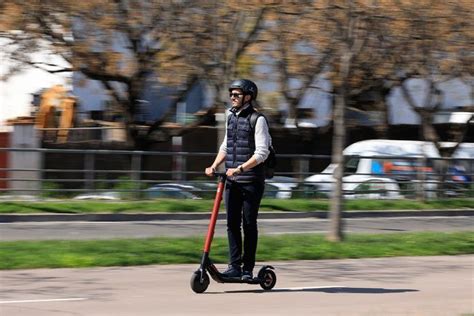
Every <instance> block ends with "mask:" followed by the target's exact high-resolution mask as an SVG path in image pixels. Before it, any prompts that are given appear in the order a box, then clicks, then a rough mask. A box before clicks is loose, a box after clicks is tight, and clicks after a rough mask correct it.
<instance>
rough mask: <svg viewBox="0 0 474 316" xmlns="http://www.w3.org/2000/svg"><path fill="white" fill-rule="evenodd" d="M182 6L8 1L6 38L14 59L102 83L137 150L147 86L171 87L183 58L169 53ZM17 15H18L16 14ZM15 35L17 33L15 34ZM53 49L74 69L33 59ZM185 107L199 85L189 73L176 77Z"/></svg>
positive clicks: (177, 97) (118, 0)
mask: <svg viewBox="0 0 474 316" xmlns="http://www.w3.org/2000/svg"><path fill="white" fill-rule="evenodd" d="M176 6H177V4H175V3H174V2H163V1H124V0H115V1H99V0H97V1H95V0H94V1H82V2H81V1H79V2H78V1H55V0H50V1H41V2H40V1H33V2H29V3H25V2H24V1H17V0H6V1H5V2H4V3H3V7H4V8H5V10H4V11H2V13H0V15H1V16H0V17H1V20H2V21H3V22H4V23H3V24H2V25H0V31H1V32H2V33H1V36H2V37H4V38H8V39H9V40H10V41H11V42H10V43H11V44H12V45H14V46H15V47H16V49H15V50H14V51H13V52H12V56H11V57H12V58H14V59H16V60H19V61H21V62H22V63H25V64H28V65H30V66H34V67H37V68H40V69H43V70H45V71H48V72H52V73H55V72H72V71H75V72H80V73H82V74H83V75H84V76H85V77H86V78H88V79H92V80H96V81H98V82H100V83H102V85H103V87H104V89H105V90H106V91H108V93H109V95H110V96H111V98H112V99H113V100H114V101H115V102H116V104H118V105H119V106H120V107H121V109H122V113H123V116H124V121H125V124H126V130H127V132H128V133H127V134H128V137H127V139H128V143H129V144H130V145H131V146H134V145H136V144H137V137H138V134H137V133H136V128H135V125H134V123H135V120H136V118H135V117H136V115H137V114H138V113H139V102H140V99H142V95H143V92H144V89H145V87H146V82H147V80H148V79H149V78H151V77H155V78H156V80H157V81H158V82H162V83H163V82H165V80H163V78H165V77H166V76H167V75H168V73H167V72H166V71H165V70H166V69H169V67H168V68H166V67H164V65H167V64H169V63H174V62H175V61H176V60H177V59H178V57H179V56H178V57H177V56H176V55H173V51H172V50H171V49H169V47H170V46H172V43H171V37H170V36H169V28H170V20H171V17H172V16H173V13H174V10H176ZM12 13H14V14H12ZM10 30H15V31H14V32H12V31H10ZM40 43H48V44H49V47H50V48H51V53H52V54H56V55H59V56H61V57H62V58H63V59H64V60H65V61H67V63H68V64H69V66H68V67H60V66H59V65H50V64H45V63H44V62H43V61H36V60H34V59H33V58H32V55H33V54H34V53H35V52H36V51H38V50H40V49H41V45H40ZM173 78H174V80H175V82H174V83H175V84H176V85H177V86H178V87H179V88H180V89H178V91H177V93H176V94H175V95H173V96H171V97H172V98H174V99H175V101H176V102H177V101H179V100H180V99H181V98H183V95H184V94H185V93H186V92H187V91H188V90H189V87H190V86H191V85H192V84H194V83H195V79H194V77H190V76H189V72H181V73H179V74H174V76H173Z"/></svg>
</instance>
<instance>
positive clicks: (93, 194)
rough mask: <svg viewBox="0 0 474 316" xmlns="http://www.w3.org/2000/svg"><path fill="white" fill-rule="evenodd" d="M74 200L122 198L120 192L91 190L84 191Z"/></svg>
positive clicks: (111, 199) (113, 199)
mask: <svg viewBox="0 0 474 316" xmlns="http://www.w3.org/2000/svg"><path fill="white" fill-rule="evenodd" d="M73 200H108V201H117V200H121V197H120V192H112V191H110V192H109V191H107V192H90V193H83V194H79V195H77V196H75V197H73Z"/></svg>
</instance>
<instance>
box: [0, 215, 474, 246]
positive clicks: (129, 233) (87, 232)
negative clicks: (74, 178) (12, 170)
mask: <svg viewBox="0 0 474 316" xmlns="http://www.w3.org/2000/svg"><path fill="white" fill-rule="evenodd" d="M344 223H345V230H346V232H357V233H396V232H413V231H462V230H473V229H474V221H473V217H469V216H456V217H440V216H436V217H391V218H353V219H345V220H344ZM207 227H208V220H164V221H142V222H139V221H125V222H15V223H0V240H3V241H6V240H52V239H67V240H79V239H110V238H149V237H156V236H171V237H183V236H201V235H202V236H205V234H206V232H207ZM328 229H329V220H327V219H317V218H299V219H261V220H259V232H260V234H266V235H272V234H284V233H290V234H301V233H325V232H327V231H328ZM225 232H226V224H225V221H224V220H219V221H218V223H217V226H216V233H215V235H216V236H224V235H225Z"/></svg>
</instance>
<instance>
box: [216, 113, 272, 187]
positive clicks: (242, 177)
mask: <svg viewBox="0 0 474 316" xmlns="http://www.w3.org/2000/svg"><path fill="white" fill-rule="evenodd" d="M254 111H255V110H254V109H253V107H251V106H249V107H248V108H246V109H244V110H242V112H240V113H239V115H236V114H235V113H234V112H232V111H231V113H230V114H229V118H228V120H227V155H226V160H225V167H226V169H228V168H237V167H238V166H239V165H241V164H243V163H244V162H246V161H247V160H249V159H250V157H252V155H253V154H254V152H255V131H253V130H252V128H251V126H250V114H251V113H252V112H254ZM235 181H237V182H253V181H261V182H263V181H265V174H264V169H263V164H259V165H257V166H255V167H254V168H252V169H250V170H245V172H244V173H241V174H239V175H237V176H236V178H235Z"/></svg>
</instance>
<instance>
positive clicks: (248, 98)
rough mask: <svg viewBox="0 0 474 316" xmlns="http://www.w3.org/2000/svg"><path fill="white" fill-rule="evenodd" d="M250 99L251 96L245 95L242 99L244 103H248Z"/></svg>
mask: <svg viewBox="0 0 474 316" xmlns="http://www.w3.org/2000/svg"><path fill="white" fill-rule="evenodd" d="M250 99H252V96H251V95H248V94H247V95H245V97H244V103H247V102H250Z"/></svg>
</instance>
